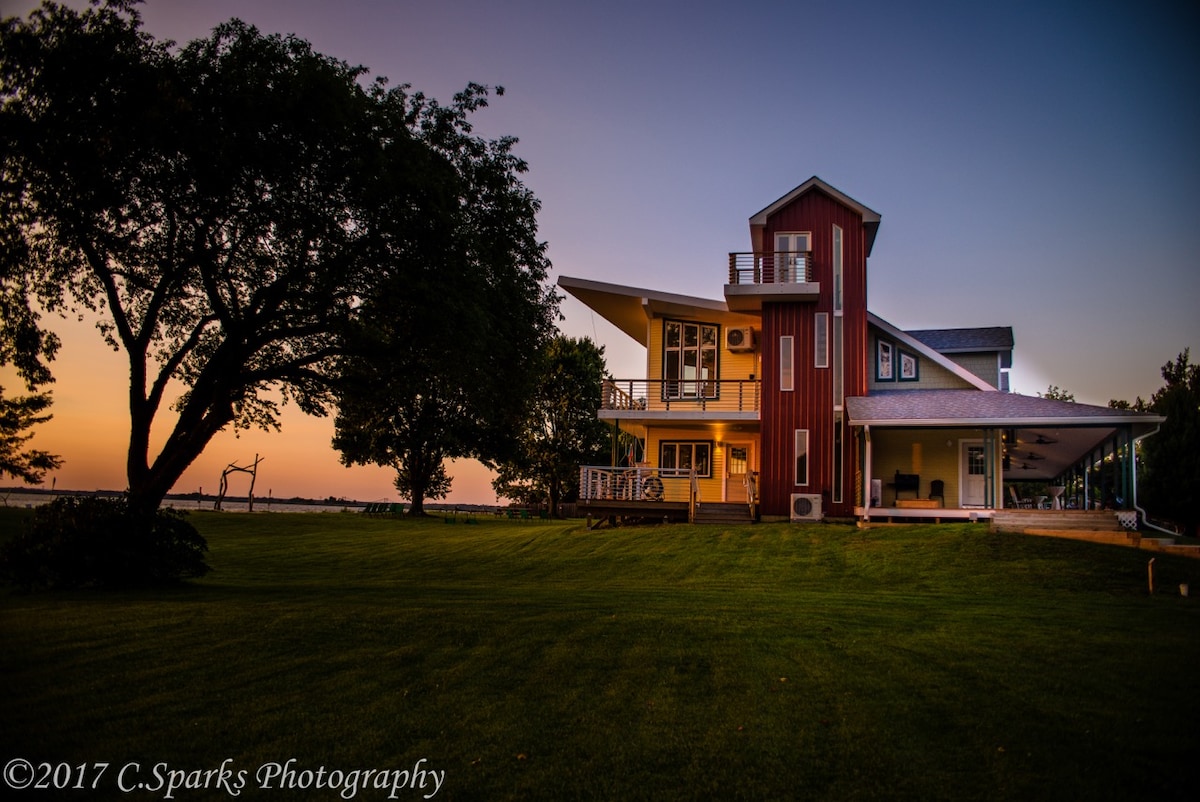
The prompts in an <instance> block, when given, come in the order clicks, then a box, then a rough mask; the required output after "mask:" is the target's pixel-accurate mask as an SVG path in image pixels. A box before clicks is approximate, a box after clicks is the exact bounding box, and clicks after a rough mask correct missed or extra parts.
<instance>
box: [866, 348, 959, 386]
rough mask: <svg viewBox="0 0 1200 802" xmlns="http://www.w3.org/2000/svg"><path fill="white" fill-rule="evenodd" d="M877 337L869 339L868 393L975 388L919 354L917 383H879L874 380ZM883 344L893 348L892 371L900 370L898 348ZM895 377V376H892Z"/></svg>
mask: <svg viewBox="0 0 1200 802" xmlns="http://www.w3.org/2000/svg"><path fill="white" fill-rule="evenodd" d="M877 341H878V338H877V337H871V351H870V354H871V357H870V359H871V362H870V365H869V367H868V370H867V376H868V379H869V381H868V387H869V389H870V392H878V391H880V390H970V389H973V388H975V385H973V384H971V383H970V382H968V381H966V380H965V379H961V378H959V377H958V376H955V375H954V374H953V373H951V372H950V371H949V370H947V369H946V368H944V367H942V366H941V365H938V364H936V363H934V361H933V360H932V359H929V358H928V357H926V356H923V355H921V354H918V355H917V361H918V370H917V375H918V381H903V382H902V381H896V380H895V379H893V380H892V381H879V380H878V379H877V378H875V369H876V365H875V360H876V355H877V354H878V348H877V345H876V343H877ZM884 341H885V342H890V343H892V344H893V346H894V349H895V350H894V353H893V357H892V358H893V361H894V363H895V364H894V370H895V371H899V369H900V346H899V344H898V343H896V342H895V341H894V340H891V339H887V338H885V339H884ZM894 375H895V374H894Z"/></svg>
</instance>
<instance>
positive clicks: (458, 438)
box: [334, 259, 546, 515]
mask: <svg viewBox="0 0 1200 802" xmlns="http://www.w3.org/2000/svg"><path fill="white" fill-rule="evenodd" d="M484 278H485V276H484V274H482V273H480V271H478V270H475V269H473V268H472V266H471V260H469V259H462V260H459V261H458V263H457V265H456V264H455V263H454V262H453V261H448V262H447V263H446V264H445V265H443V267H442V269H441V270H440V271H439V272H438V275H437V277H436V280H431V281H429V282H427V283H426V282H417V283H415V284H410V285H409V286H408V287H407V292H403V289H402V288H397V291H396V292H395V293H391V292H387V291H384V292H381V293H380V294H379V297H377V298H374V299H372V300H371V301H370V302H369V303H368V304H367V305H366V306H365V307H364V310H363V315H362V317H361V322H360V324H359V325H358V326H356V327H355V331H354V333H353V336H354V338H355V340H356V347H355V349H354V350H355V355H353V356H351V357H347V358H346V359H344V360H343V363H342V373H341V382H340V384H339V387H338V415H337V421H336V433H335V436H334V446H335V447H336V448H337V449H338V450H339V451H341V452H342V461H343V462H345V463H346V464H356V463H358V464H367V463H374V464H378V465H383V466H388V467H391V468H393V469H394V470H395V471H396V489H397V490H398V491H400V493H401V495H402V496H403V497H404V498H407V499H409V500H410V501H411V508H410V514H411V515H423V514H424V501H425V500H426V499H438V498H442V497H444V496H445V495H446V494H447V493H448V492H449V489H450V483H451V478H452V477H450V476H449V475H448V474H447V473H446V465H445V462H446V460H448V459H452V458H459V457H474V458H476V459H478V460H480V461H482V462H483V463H484V464H488V465H492V464H494V463H495V462H496V461H497V460H502V459H504V458H506V457H508V456H509V455H511V453H512V451H513V448H514V445H515V442H516V440H515V438H516V436H517V435H518V433H519V427H520V423H521V421H522V419H523V410H524V408H525V403H526V399H527V398H528V396H529V393H530V390H531V388H532V387H534V382H535V380H536V373H535V371H536V369H537V368H538V367H539V364H540V363H539V362H538V359H537V357H538V354H539V352H540V350H541V347H542V339H543V337H542V336H540V335H545V334H546V330H545V329H543V328H542V327H541V326H536V325H530V324H531V321H529V320H528V319H526V317H525V314H526V313H527V312H528V310H530V309H532V308H533V307H531V306H530V305H529V304H528V303H522V302H520V301H519V300H516V299H510V300H509V301H508V302H495V301H498V300H499V298H497V296H496V295H495V294H494V289H493V285H492V283H491V282H488V281H486V280H484ZM490 301H491V302H490ZM522 310H525V312H524V313H523V311H522ZM447 320H448V321H452V326H453V329H454V333H453V336H448V335H447V334H446V322H445V321H447ZM534 335H539V336H534Z"/></svg>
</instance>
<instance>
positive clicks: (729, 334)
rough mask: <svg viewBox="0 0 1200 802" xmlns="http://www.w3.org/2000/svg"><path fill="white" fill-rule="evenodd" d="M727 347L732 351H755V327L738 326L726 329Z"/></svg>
mask: <svg viewBox="0 0 1200 802" xmlns="http://www.w3.org/2000/svg"><path fill="white" fill-rule="evenodd" d="M725 347H726V348H728V349H729V350H730V351H753V350H754V328H753V327H751V326H737V327H731V328H728V329H725Z"/></svg>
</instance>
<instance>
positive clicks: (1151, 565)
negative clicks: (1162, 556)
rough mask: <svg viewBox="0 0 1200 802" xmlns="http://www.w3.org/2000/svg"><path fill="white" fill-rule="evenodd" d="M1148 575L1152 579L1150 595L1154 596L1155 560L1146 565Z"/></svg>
mask: <svg viewBox="0 0 1200 802" xmlns="http://www.w3.org/2000/svg"><path fill="white" fill-rule="evenodd" d="M1146 573H1147V575H1148V577H1149V579H1150V595H1151V596H1153V595H1154V558H1153V557H1151V558H1150V562H1148V563H1147V564H1146Z"/></svg>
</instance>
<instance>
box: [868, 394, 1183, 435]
mask: <svg viewBox="0 0 1200 802" xmlns="http://www.w3.org/2000/svg"><path fill="white" fill-rule="evenodd" d="M846 411H847V414H848V415H849V418H850V421H851V423H852V424H853V425H855V426H892V427H901V426H902V427H952V426H969V427H1000V428H1010V429H1011V428H1027V429H1032V428H1045V427H1048V426H1058V427H1066V426H1131V427H1133V429H1134V431H1135V432H1140V433H1147V432H1150V431H1153V430H1154V428H1155V427H1156V426H1158V425H1159V424H1161V423H1162V422H1163V421H1165V420H1166V418H1164V417H1162V416H1161V415H1154V414H1150V413H1146V412H1134V411H1132V410H1124V409H1109V408H1108V407H1097V406H1092V405H1090V404H1077V403H1074V402H1071V401H1058V400H1055V399H1051V398H1040V397H1035V396H1027V395H1017V394H1015V393H1001V392H996V391H991V392H986V391H985V392H980V391H977V390H909V391H903V390H897V391H892V392H883V393H876V394H875V395H871V396H855V397H851V398H847V399H846Z"/></svg>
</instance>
